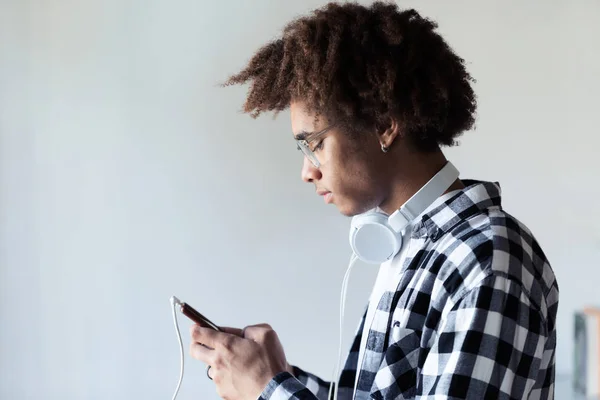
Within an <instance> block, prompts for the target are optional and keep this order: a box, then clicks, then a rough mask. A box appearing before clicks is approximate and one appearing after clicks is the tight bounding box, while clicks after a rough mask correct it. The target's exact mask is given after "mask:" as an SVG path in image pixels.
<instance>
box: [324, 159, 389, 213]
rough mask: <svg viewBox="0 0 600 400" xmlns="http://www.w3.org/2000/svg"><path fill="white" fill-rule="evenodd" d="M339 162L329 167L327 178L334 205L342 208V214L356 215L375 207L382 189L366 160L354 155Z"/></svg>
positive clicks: (380, 196)
mask: <svg viewBox="0 0 600 400" xmlns="http://www.w3.org/2000/svg"><path fill="white" fill-rule="evenodd" d="M339 160H340V161H339V163H336V164H332V165H331V167H332V169H331V171H330V172H331V176H330V177H329V178H330V182H329V183H330V185H331V186H330V188H329V189H330V190H331V191H332V192H333V193H334V196H335V197H336V205H338V207H340V208H344V210H341V211H342V212H343V213H344V214H346V213H349V214H357V213H360V212H364V211H367V210H368V209H371V208H374V207H377V206H378V205H379V204H380V199H381V198H382V193H381V192H382V187H383V185H382V184H381V182H380V181H379V174H377V173H376V172H377V171H373V169H372V166H371V164H370V163H369V162H368V160H366V159H364V158H362V157H358V156H356V155H355V156H348V157H340V158H339ZM345 209H347V210H345Z"/></svg>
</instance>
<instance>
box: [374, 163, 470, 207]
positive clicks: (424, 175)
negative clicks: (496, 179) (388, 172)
mask: <svg viewBox="0 0 600 400" xmlns="http://www.w3.org/2000/svg"><path fill="white" fill-rule="evenodd" d="M446 162H447V159H446V157H445V156H444V154H443V153H442V152H441V151H438V152H434V153H431V154H425V155H423V154H418V155H417V154H412V155H411V156H409V157H405V158H404V163H403V165H398V166H397V168H396V170H394V173H393V175H392V176H391V177H390V180H391V182H390V191H389V194H388V196H387V197H386V199H385V200H384V201H383V202H382V203H381V204H380V206H379V208H381V210H383V211H384V212H385V213H387V214H392V213H393V212H395V211H396V210H397V209H399V208H400V207H402V205H403V204H404V203H406V202H407V201H408V199H410V198H411V197H412V196H413V195H414V194H415V193H417V191H419V189H421V188H422V187H423V186H424V185H425V184H426V183H427V182H428V181H429V180H430V179H431V178H433V176H434V175H435V174H437V173H438V172H439V171H440V170H441V169H442V167H443V166H444V165H445V164H446ZM464 187H465V185H464V184H463V183H462V182H461V181H460V179H457V180H456V181H455V182H454V183H453V184H452V185H451V186H450V187H449V188H448V189H447V190H446V191H445V192H444V193H448V192H451V191H453V190H456V189H462V188H464Z"/></svg>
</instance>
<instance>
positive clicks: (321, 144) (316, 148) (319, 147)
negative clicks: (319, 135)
mask: <svg viewBox="0 0 600 400" xmlns="http://www.w3.org/2000/svg"><path fill="white" fill-rule="evenodd" d="M322 148H323V141H322V140H321V141H320V142H319V144H317V145H316V146H315V148H314V149H313V150H312V151H317V150H321V149H322Z"/></svg>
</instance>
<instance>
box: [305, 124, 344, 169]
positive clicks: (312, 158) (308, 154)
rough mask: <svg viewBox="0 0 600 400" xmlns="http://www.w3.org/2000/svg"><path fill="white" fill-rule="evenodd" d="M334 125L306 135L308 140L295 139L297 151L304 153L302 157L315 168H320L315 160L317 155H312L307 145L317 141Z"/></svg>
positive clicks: (312, 152) (319, 164)
mask: <svg viewBox="0 0 600 400" xmlns="http://www.w3.org/2000/svg"><path fill="white" fill-rule="evenodd" d="M334 125H335V124H332V125H329V126H328V127H327V128H325V129H323V130H322V131H319V132H315V133H310V134H307V136H310V138H309V139H308V140H306V139H296V144H297V146H298V150H300V151H302V153H304V156H305V157H306V158H308V160H309V161H310V162H311V163H312V164H313V165H314V166H315V167H316V168H320V167H321V163H320V162H319V160H318V159H317V155H316V154H315V153H314V151H312V150H311V148H310V146H309V144H310V143H311V142H314V141H315V140H317V139H318V138H320V137H321V136H323V135H324V134H325V133H327V132H328V131H329V130H330V129H331V128H333V127H334Z"/></svg>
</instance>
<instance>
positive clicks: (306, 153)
mask: <svg viewBox="0 0 600 400" xmlns="http://www.w3.org/2000/svg"><path fill="white" fill-rule="evenodd" d="M298 149H299V150H301V151H302V153H303V154H304V156H306V158H308V160H309V161H310V162H311V163H313V165H314V166H315V167H317V168H318V167H319V166H320V165H321V164H320V163H319V160H317V157H316V156H315V153H313V152H312V150H311V149H310V147H308V143H307V142H306V140H298Z"/></svg>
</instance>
